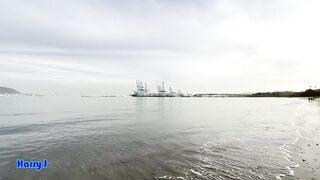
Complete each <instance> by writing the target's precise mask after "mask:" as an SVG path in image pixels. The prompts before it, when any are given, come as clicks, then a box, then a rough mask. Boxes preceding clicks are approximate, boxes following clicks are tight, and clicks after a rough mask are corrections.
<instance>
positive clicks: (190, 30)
mask: <svg viewBox="0 0 320 180" xmlns="http://www.w3.org/2000/svg"><path fill="white" fill-rule="evenodd" d="M319 7H320V1H318V0H308V1H305V0H117V1H112V0H68V1H65V0H45V1H44V0H1V1H0V86H6V87H11V88H15V89H17V90H19V91H22V92H30V93H40V94H45V95H107V94H109V95H128V94H129V93H132V91H133V90H134V89H135V82H136V80H142V81H146V82H147V86H148V88H149V89H150V90H152V91H156V85H158V84H161V82H162V81H164V82H165V85H166V87H169V86H170V87H172V89H173V90H181V91H188V92H190V93H209V92H210V93H247V92H258V91H276V90H294V91H300V90H305V89H306V88H309V87H310V85H312V86H313V87H314V86H317V85H318V86H319V87H320V79H319V77H320V70H319V69H320V54H319V53H320V51H319V42H320V35H319V34H320V33H319V32H320V21H319V19H320V11H319Z"/></svg>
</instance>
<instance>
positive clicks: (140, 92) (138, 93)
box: [130, 81, 192, 97]
mask: <svg viewBox="0 0 320 180" xmlns="http://www.w3.org/2000/svg"><path fill="white" fill-rule="evenodd" d="M136 86H137V89H136V90H135V91H134V92H133V94H130V95H131V96H133V97H192V94H189V93H182V92H181V91H178V92H174V91H173V90H172V89H171V88H169V91H166V89H165V87H164V82H162V85H159V86H157V89H158V92H150V91H149V89H148V88H147V83H146V82H145V83H143V82H142V81H136Z"/></svg>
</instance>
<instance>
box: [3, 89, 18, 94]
mask: <svg viewBox="0 0 320 180" xmlns="http://www.w3.org/2000/svg"><path fill="white" fill-rule="evenodd" d="M0 94H21V93H20V92H19V91H17V90H15V89H12V88H7V87H0Z"/></svg>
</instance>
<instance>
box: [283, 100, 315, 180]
mask: <svg viewBox="0 0 320 180" xmlns="http://www.w3.org/2000/svg"><path fill="white" fill-rule="evenodd" d="M319 111H320V101H318V100H317V101H314V102H310V109H309V113H308V111H305V112H304V113H306V114H305V115H303V114H302V115H301V117H300V121H299V122H298V123H299V126H300V129H299V133H300V137H299V140H298V141H297V142H296V144H295V146H294V147H295V148H294V150H293V153H292V161H294V162H296V163H297V164H299V167H297V168H295V169H294V171H295V172H294V175H295V178H292V179H303V180H310V179H311V180H317V179H320V119H319V118H318V117H317V114H318V113H317V114H315V112H319ZM289 179H290V178H289Z"/></svg>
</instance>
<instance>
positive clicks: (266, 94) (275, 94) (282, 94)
mask: <svg viewBox="0 0 320 180" xmlns="http://www.w3.org/2000/svg"><path fill="white" fill-rule="evenodd" d="M316 96H320V89H307V90H306V91H302V92H292V91H278V92H262V93H261V92H260V93H255V94H251V95H250V96H249V97H316Z"/></svg>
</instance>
